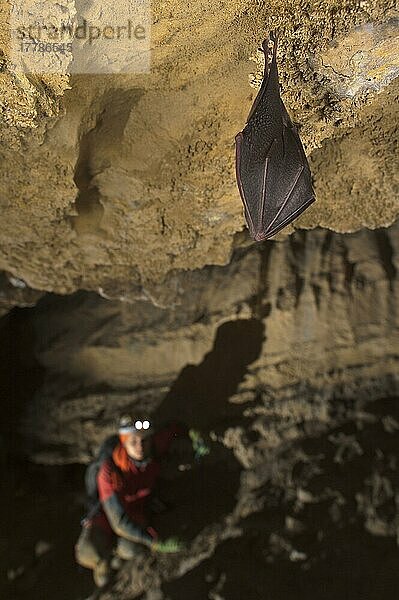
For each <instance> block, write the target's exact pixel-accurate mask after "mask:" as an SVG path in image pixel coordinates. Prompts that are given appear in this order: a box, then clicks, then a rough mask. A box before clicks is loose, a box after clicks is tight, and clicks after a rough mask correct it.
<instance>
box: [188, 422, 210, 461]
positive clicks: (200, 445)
mask: <svg viewBox="0 0 399 600" xmlns="http://www.w3.org/2000/svg"><path fill="white" fill-rule="evenodd" d="M188 435H189V436H190V439H191V441H192V444H193V450H194V457H195V459H196V460H199V459H200V458H202V457H203V456H206V455H207V454H209V452H210V449H209V446H207V445H206V444H205V442H204V440H203V438H202V436H201V434H200V432H199V431H196V430H195V429H190V431H189V432H188Z"/></svg>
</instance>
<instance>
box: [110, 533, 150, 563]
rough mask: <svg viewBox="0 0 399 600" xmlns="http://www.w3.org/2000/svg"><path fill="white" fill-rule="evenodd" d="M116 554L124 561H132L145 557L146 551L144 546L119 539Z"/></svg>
mask: <svg viewBox="0 0 399 600" xmlns="http://www.w3.org/2000/svg"><path fill="white" fill-rule="evenodd" d="M115 553H116V556H118V557H119V558H121V559H122V560H131V559H132V558H136V557H143V556H145V554H146V549H145V547H144V546H143V544H138V543H137V542H131V541H130V540H127V539H125V538H122V537H118V541H117V544H116V550H115Z"/></svg>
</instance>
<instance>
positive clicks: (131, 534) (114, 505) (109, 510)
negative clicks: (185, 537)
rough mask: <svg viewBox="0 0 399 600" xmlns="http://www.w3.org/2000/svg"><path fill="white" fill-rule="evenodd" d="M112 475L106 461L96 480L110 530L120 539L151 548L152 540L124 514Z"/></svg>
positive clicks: (111, 470)
mask: <svg viewBox="0 0 399 600" xmlns="http://www.w3.org/2000/svg"><path fill="white" fill-rule="evenodd" d="M113 474H114V473H113V469H112V466H111V464H110V463H109V461H106V462H105V463H104V464H103V465H102V467H101V469H100V471H99V473H98V478H97V483H98V494H99V497H100V502H101V504H102V507H103V509H104V512H105V514H106V516H107V519H108V521H109V523H110V525H111V527H112V529H113V530H114V532H115V533H116V534H117V535H119V536H120V537H123V538H126V539H128V540H131V541H133V542H138V543H141V544H145V545H146V546H150V547H151V546H152V545H153V543H154V542H155V540H154V538H153V537H152V536H151V535H150V534H149V533H148V532H147V531H146V530H145V529H144V527H141V525H139V524H138V523H135V522H134V521H132V519H131V518H130V517H129V515H128V514H127V513H126V511H125V509H124V507H123V504H122V503H121V501H120V499H119V497H118V494H117V491H116V489H115V483H114V479H115V478H113V477H112V475H113Z"/></svg>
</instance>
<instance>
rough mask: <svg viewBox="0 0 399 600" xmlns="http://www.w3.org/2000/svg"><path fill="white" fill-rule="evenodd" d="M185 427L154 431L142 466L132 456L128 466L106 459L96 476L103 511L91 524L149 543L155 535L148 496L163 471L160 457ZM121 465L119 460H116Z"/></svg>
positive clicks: (116, 453) (118, 447)
mask: <svg viewBox="0 0 399 600" xmlns="http://www.w3.org/2000/svg"><path fill="white" fill-rule="evenodd" d="M185 433H186V431H185V429H184V428H183V427H181V426H180V425H177V424H173V425H171V426H170V427H168V428H166V429H163V430H161V431H159V432H157V433H155V434H154V435H153V438H152V452H151V458H150V459H149V461H148V462H146V463H145V464H144V465H143V466H136V464H135V462H134V461H133V460H132V459H129V460H127V461H126V463H127V467H126V468H127V470H121V469H120V468H118V466H115V462H116V461H115V458H114V460H113V459H111V458H110V459H108V460H106V461H104V463H103V464H102V466H101V467H100V470H99V472H98V476H97V485H98V494H99V498H100V501H101V510H100V512H99V513H98V514H97V515H96V516H95V517H94V518H93V519H92V521H91V522H92V524H93V525H94V524H95V525H99V526H101V527H103V528H104V529H105V530H106V531H108V532H109V533H110V535H112V534H113V533H115V534H117V535H119V536H121V537H125V538H127V539H131V540H132V541H136V542H141V543H144V544H146V545H150V544H151V543H152V541H153V539H154V536H156V534H155V532H154V531H153V530H151V528H150V529H149V530H148V529H147V526H148V523H147V518H146V510H145V509H146V500H147V499H148V497H149V495H150V494H151V492H152V491H153V489H154V487H155V485H156V482H157V480H158V477H159V474H160V471H161V460H162V457H164V456H165V454H166V453H167V451H168V450H169V447H170V445H171V443H172V441H173V439H174V438H175V437H177V436H180V435H184V434H185ZM123 451H124V449H123V447H121V445H119V446H117V447H116V449H115V451H114V455H113V456H114V457H115V456H118V453H119V454H121V452H123ZM116 464H117V465H118V463H117V462H116Z"/></svg>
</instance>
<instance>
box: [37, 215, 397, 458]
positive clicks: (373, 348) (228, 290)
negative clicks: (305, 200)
mask: <svg viewBox="0 0 399 600" xmlns="http://www.w3.org/2000/svg"><path fill="white" fill-rule="evenodd" d="M397 232H398V225H397V224H395V225H394V226H392V227H391V228H389V229H387V230H385V229H381V230H377V231H361V232H358V233H354V234H346V235H341V234H334V233H331V232H329V231H326V230H321V229H318V230H315V231H311V232H296V233H295V234H294V235H293V236H290V237H289V238H288V239H287V240H285V241H284V242H283V243H281V242H272V241H270V242H266V243H264V244H261V245H255V246H250V247H247V248H244V249H240V250H238V251H237V252H236V253H235V255H234V258H233V260H232V262H231V263H230V264H229V265H228V266H226V267H208V268H207V269H202V270H198V271H194V272H188V273H186V274H184V275H182V274H181V275H179V276H176V278H175V279H174V289H175V297H176V298H177V300H176V304H175V305H174V306H173V307H172V308H169V309H161V308H158V307H156V306H154V305H153V304H152V303H150V302H148V301H144V300H141V301H136V302H133V303H127V302H122V301H109V300H105V299H101V298H100V297H98V296H97V295H95V294H87V293H83V292H82V293H78V294H75V295H72V296H70V297H67V298H64V297H59V296H47V297H46V298H44V299H43V300H41V301H40V302H39V303H38V305H37V307H36V308H35V309H34V310H33V312H32V323H33V327H34V328H35V331H36V345H35V350H34V353H35V356H36V359H37V360H38V361H39V363H40V365H41V366H42V367H43V369H45V373H46V379H45V382H44V385H43V386H42V388H41V389H40V391H39V392H38V393H37V394H36V395H35V398H34V399H32V402H31V403H30V405H29V406H28V409H27V410H28V413H27V417H26V418H27V422H28V425H27V426H26V427H27V430H28V431H29V436H30V437H31V438H35V440H36V441H35V444H36V446H35V452H34V455H35V457H36V459H37V460H39V461H44V462H50V463H51V462H59V461H61V462H68V461H83V462H84V461H85V460H87V459H88V457H89V456H90V453H91V452H92V449H93V448H94V447H95V446H96V443H97V441H98V439H99V438H100V437H101V436H103V435H104V431H110V430H112V427H113V426H114V419H115V415H116V413H118V412H119V411H121V410H123V409H125V408H126V409H127V408H129V409H138V410H145V411H149V412H150V413H151V414H154V415H157V414H158V417H159V418H161V417H162V418H164V417H167V418H173V413H174V412H176V414H179V415H180V416H181V417H182V418H183V417H184V418H185V419H187V421H189V422H191V421H193V422H194V423H197V425H202V426H206V427H207V429H208V430H209V429H212V422H213V419H214V418H216V413H218V411H219V412H220V415H223V414H224V413H225V412H226V415H227V416H226V418H228V415H229V411H230V408H229V407H234V406H239V405H240V404H242V406H241V408H239V411H238V412H243V411H244V413H245V410H249V411H251V410H255V413H256V406H257V402H258V401H259V399H260V398H261V399H262V402H263V403H264V405H263V408H262V409H261V410H260V412H261V413H263V417H262V418H260V423H259V424H258V426H257V427H258V429H259V428H262V427H266V429H267V428H268V427H269V425H268V423H269V424H270V423H272V424H273V425H272V426H271V430H270V432H267V431H266V432H265V436H266V438H268V436H269V437H270V440H269V441H270V444H271V445H273V444H274V443H279V441H281V440H280V438H279V435H280V434H279V431H278V428H279V425H278V423H277V422H276V421H275V419H274V418H275V416H276V414H278V413H281V414H280V415H279V418H280V416H284V415H285V418H286V419H287V420H288V421H289V422H292V423H295V422H300V421H304V420H305V421H306V420H308V419H312V418H314V417H315V416H317V417H318V418H321V416H323V415H324V417H323V418H325V419H328V418H329V416H328V406H329V403H330V402H332V401H333V399H334V397H337V398H341V399H343V398H347V399H348V401H349V399H350V398H352V399H353V398H356V396H358V395H359V396H361V397H365V398H367V397H378V396H381V395H384V394H394V393H395V390H396V384H397V381H396V373H397V352H398V346H397V345H398V314H397V306H398V301H397V293H398V281H397V273H398V245H397V244H398V235H397ZM219 348H222V349H223V350H222V351H221V354H220V357H219V358H218V356H219V352H220V350H219ZM245 349H246V350H245ZM236 372H237V373H238V372H240V375H239V376H238V375H237V378H236V377H234V378H233V379H234V381H235V383H234V385H233V386H230V387H229V386H228V381H229V379H232V377H233V376H232V373H236ZM218 382H222V383H221V384H220V386H219V387H218ZM223 386H224V388H225V391H223V390H224V388H223ZM226 386H227V388H226ZM226 390H227V391H226ZM187 394H188V396H187ZM302 396H303V399H302ZM280 400H281V403H280ZM254 402H255V405H253V403H254ZM247 405H248V406H247ZM251 406H252V409H251V408H250V407H251ZM165 407H167V409H166V411H165ZM254 407H255V408H254ZM255 413H254V414H255ZM220 419H221V420H223V419H222V416H220ZM262 419H263V422H264V423H263V425H262V423H261V421H262ZM286 426H287V422H286V423H285V425H284V427H283V429H284V428H285V427H286ZM288 429H289V428H288ZM40 445H44V446H46V445H47V446H50V447H51V449H48V448H47V449H44V448H42V449H41V450H40V449H39V448H40ZM57 446H59V449H57Z"/></svg>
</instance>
